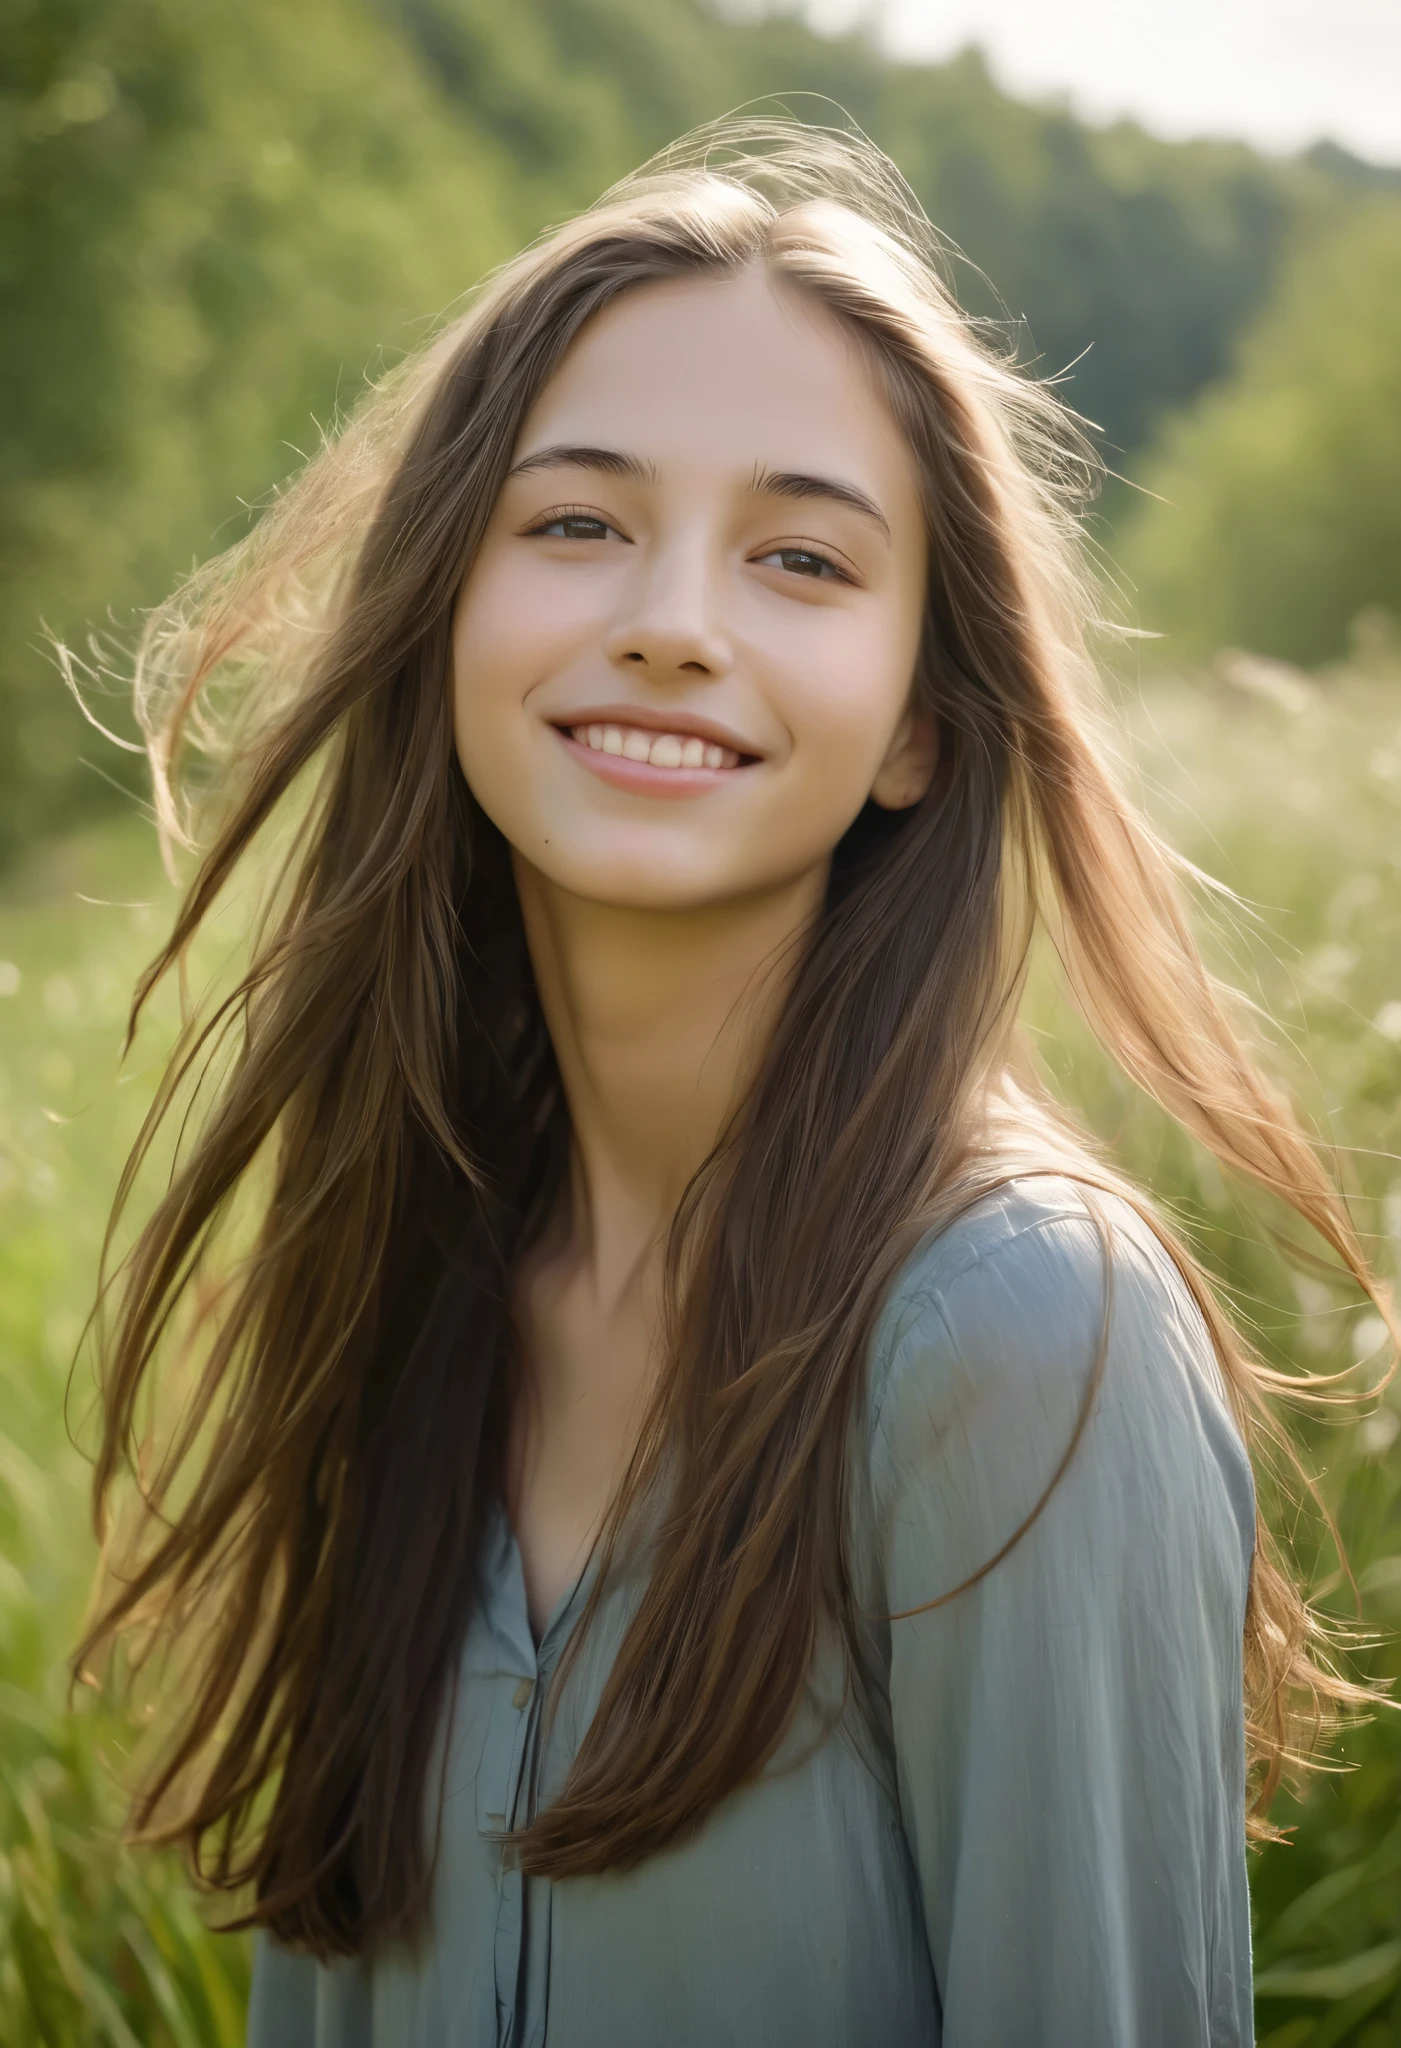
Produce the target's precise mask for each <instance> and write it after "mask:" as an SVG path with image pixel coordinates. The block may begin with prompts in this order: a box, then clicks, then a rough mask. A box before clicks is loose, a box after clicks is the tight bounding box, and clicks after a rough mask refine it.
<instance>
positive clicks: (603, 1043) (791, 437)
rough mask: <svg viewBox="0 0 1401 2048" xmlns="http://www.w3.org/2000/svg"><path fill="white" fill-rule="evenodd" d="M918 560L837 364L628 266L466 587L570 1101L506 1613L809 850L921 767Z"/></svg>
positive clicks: (479, 730)
mask: <svg viewBox="0 0 1401 2048" xmlns="http://www.w3.org/2000/svg"><path fill="white" fill-rule="evenodd" d="M590 451H603V453H602V454H601V455H600V454H598V453H597V452H590ZM833 485H834V486H835V489H832V488H830V486H833ZM925 576H926V555H925V539H924V526H923V518H922V514H921V510H920V504H919V498H918V490H917V484H916V476H915V470H914V465H913V462H912V461H911V459H910V456H909V454H908V452H907V450H906V448H905V445H904V443H903V441H902V439H901V436H900V434H899V431H898V429H897V427H896V425H895V423H894V421H893V419H892V418H891V416H890V413H889V411H888V409H887V408H886V406H885V404H884V401H883V400H882V398H881V397H880V395H879V393H878V392H877V390H876V389H875V387H874V385H873V383H872V381H871V379H870V377H869V374H868V372H867V371H866V369H865V367H864V365H863V364H862V363H861V361H860V359H859V357H858V356H857V355H856V354H855V352H854V350H853V348H852V346H851V344H850V342H849V340H848V338H847V337H846V336H845V335H844V334H843V332H842V330H841V329H840V328H839V327H838V326H837V325H836V323H835V322H834V321H833V320H832V319H831V318H830V316H828V315H827V314H825V313H824V312H822V311H821V310H820V309H817V308H815V307H810V306H809V305H807V304H806V303H805V302H803V301H801V300H798V299H796V298H795V297H794V296H793V295H792V294H791V293H789V292H786V291H776V290H775V288H774V287H773V286H772V285H771V284H770V283H769V282H768V281H767V280H766V279H765V278H764V277H763V276H762V275H760V274H758V273H757V272H756V273H747V274H744V275H742V276H739V277H736V278H729V279H724V280H713V279H687V280H684V281H681V282H677V283H670V284H664V285H653V286H649V287H645V288H644V289H642V290H639V291H636V292H633V293H632V294H630V295H628V296H626V297H625V298H623V299H622V300H620V301H619V302H618V303H616V304H615V305H614V306H612V307H610V308H608V309H607V310H606V311H605V312H604V313H603V314H601V315H600V316H598V318H597V319H595V320H594V321H593V322H592V323H591V325H590V326H589V327H588V328H587V329H586V330H585V331H584V333H583V334H582V335H581V337H580V338H579V340H578V341H577V342H576V343H575V344H574V346H573V348H572V349H571V350H570V352H569V354H568V356H567V357H566V358H565V361H564V363H563V364H562V365H561V368H560V370H559V371H558V373H557V374H556V376H555V378H554V379H553V380H552V382H551V383H550V385H549V386H548V387H547V388H546V390H545V391H544V392H543V393H542V395H541V397H540V399H539V401H538V402H537V404H536V406H535V407H534V409H533V410H532V412H531V414H530V416H529V418H528V419H527V420H526V422H525V425H524V428H523V430H522V433H521V436H520V440H519V443H518V446H517V450H516V466H515V469H514V470H513V472H512V475H511V476H510V478H508V480H507V483H506V486H505V489H504V490H503V493H502V496H501V499H500V501H499V503H498V505H497V507H496V510H495V513H494V515H493V519H492V522H491V526H490V528H489V530H488V533H487V535H486V538H485V541H484V543H483V546H482V549H481V552H480V554H479V556H478V558H477V561H476V562H475V564H474V566H473V570H472V573H471V575H470V576H469V578H468V579H467V582H466V585H465V586H464V589H463V593H462V597H461V599H460V601H459V605H458V613H457V619H456V624H455V633H454V691H455V699H454V701H455V717H456V732H457V748H458V755H459V758H460V760H461V763H462V767H463V772H464V773H465V775H466V776H467V779H468V782H469V784H470V785H471V787H472V789H473V791H474V793H475V794H476V796H477V798H478V800H479V801H480V802H481V804H482V806H483V808H484V809H485V810H486V811H487V812H488V814H489V815H490V816H491V817H492V818H493V819H494V821H495V822H496V824H497V825H498V826H499V827H500V828H501V830H502V831H503V832H504V833H505V835H506V837H507V839H508V841H509V842H510V844H511V846H512V848H513V852H514V865H515V874H516V881H517V887H518V889H519V893H520V899H521V906H522V911H523V914H524V918H525V925H526V933H527V937H528V940H529V945H530V951H531V958H532V961H533V964H534V968H535V972H536V976H537V980H538V984H539V988H540V994H541V1000H542V1003H543V1006H544V1011H545V1017H546V1022H547V1024H548V1026H549V1030H550V1035H551V1038H552V1040H553V1043H554V1047H555V1051H556V1054H557V1057H558V1060H559V1065H560V1071H561V1075H562V1078H563V1082H564V1088H565V1093H566V1098H567V1101H568V1105H569V1112H570V1117H571V1120H572V1124H573V1139H574V1143H573V1156H572V1161H571V1171H570V1176H569V1183H568V1187H567V1189H566V1192H565V1197H564V1199H563V1201H562V1203H561V1206H560V1210H559V1213H558V1214H557V1216H556V1217H555V1218H554V1219H553V1222H552V1225H551V1228H550V1230H549V1231H548V1233H547V1235H546V1237H545V1239H544V1241H543V1242H542V1243H541V1244H540V1245H539V1246H538V1247H537V1248H536V1250H535V1252H534V1254H533V1255H532V1257H531V1258H530V1260H529V1261H528V1262H527V1264H526V1265H525V1267H524V1269H523V1270H522V1271H521V1272H520V1274H519V1275H518V1279H517V1294H516V1301H515V1313H516V1317H517V1320H518V1324H519V1327H520V1330H521V1334H522V1339H523V1347H524V1352H525V1357H526V1362H527V1387H526V1391H525V1395H524V1397H523V1398H522V1400H521V1402H520V1404H519V1406H518V1409H517V1413H516V1415H515V1417H514V1418H513V1426H512V1438H511V1445H510V1452H509V1458H508V1476H507V1503H506V1504H507V1508H508V1512H509V1514H510V1516H511V1520H512V1524H513V1527H514V1529H515V1533H516V1537H517V1540H518V1543H519V1546H520V1550H521V1556H522V1560H523V1563H524V1569H525V1578H526V1588H527V1595H528V1601H529V1609H530V1617H531V1622H532V1625H533V1627H534V1628H535V1629H536V1631H537V1634H538V1632H540V1631H541V1630H542V1629H543V1627H544V1626H545V1623H546V1622H547V1620H548V1618H549V1615H550V1614H551V1612H552V1611H553V1609H554V1607H555V1606H556V1604H557V1602H558V1601H559V1599H560V1598H561V1596H562V1595H563V1594H564V1593H565V1592H567V1590H568V1589H569V1587H570V1586H571V1585H572V1584H573V1583H574V1581H575V1579H576V1578H577V1576H578V1573H579V1571H580V1569H581V1568H582V1566H583V1563H584V1561H585V1559H586V1557H587V1555H588V1552H589V1549H590V1547H591V1545H592V1543H593V1541H594V1539H595V1537H596V1535H597V1532H598V1530H599V1527H600V1525H601V1523H602V1521H603V1518H604V1516H605V1514H606V1512H607V1508H608V1504H609V1501H610V1499H611V1498H612V1496H613V1493H614V1491H615V1489H616V1486H617V1484H618V1482H619V1480H620V1478H621V1476H622V1473H623V1470H624V1469H625V1467H626V1464H627V1460H628V1457H629V1455H630V1453H631V1451H632V1449H633V1446H634V1443H635V1440H636V1432H637V1428H638V1425H639V1423H640V1420H641V1417H642V1414H643V1411H644V1408H645V1404H646V1401H647V1397H648V1395H649V1393H650V1391H651V1389H652V1386H653V1383H654V1375H655V1371H656V1365H657V1355H656V1354H657V1310H658V1298H659V1297H658V1289H659V1280H660V1270H661V1253H662V1248H663V1246H664V1244H665V1240H666V1235H667V1230H668V1227H669V1225H670V1223H671V1219H672V1217H673V1215H674V1213H675V1209H676V1205H677V1202H678V1200H679V1198H680V1195H681V1193H682V1190H683V1189H684V1188H685V1186H686V1184H687V1182H688V1181H689V1179H690V1178H691V1176H692V1174H693V1173H694V1172H695V1170H696V1168H697V1167H698V1166H699V1165H700V1164H701V1163H702V1161H703V1160H704V1159H705V1157H706V1156H707V1154H708V1153H709V1152H710V1150H711V1149H712V1147H713V1145H714V1143H715V1141H716V1138H717V1137H718V1135H719V1133H720V1131H721V1129H722V1128H723V1126H724V1124H725V1122H726V1120H727V1118H728V1116H729V1115H730V1113H731V1111H732V1109H733V1107H734V1106H735V1104H736V1103H737V1102H738V1101H739V1100H740V1099H741V1097H742V1093H743V1090H744V1088H745V1086H746V1085H747V1083H748V1081H749V1078H750V1076H751V1075H752V1073H753V1071H754V1067H755V1063H756V1062H757V1060H758V1059H759V1058H760V1057H761V1056H762V1051H763V1048H764V1046H765V1044H766V1042H767V1040H768V1037H769V1035H770V1032H771V1030H772V1027H773V1023H774V1020H775V1018H776V1016H777V1014H778V1010H779V1008H780V1006H781V1004H782V1002H783V999H784V996H785V994H786V991H787V987H788V982H789V977H790V975H791V972H792V969H793V967H794V965H795V964H796V960H797V958H798V957H799V954H800V950H801V944H802V940H803V936H804V934H805V932H806V931H807V929H808V928H809V926H810V924H811V922H812V920H813V918H814V917H815V916H816V914H817V912H818V911H819V909H820V907H821V904H822V901H823V897H824V892H825V889H826V885H827V878H828V873H829V869H830V863H831V856H832V851H833V848H834V847H835V845H836V843H837V841H838V840H839V839H840V837H841V836H842V834H843V832H845V830H846V828H847V826H848V825H849V824H850V823H851V822H852V820H853V819H854V818H855V816H856V815H857V813H858V812H859V811H860V809H861V808H862V806H863V804H864V803H865V802H866V801H867V799H868V798H873V799H874V800H875V801H876V802H877V803H880V804H883V805H886V806H888V807H890V808H901V807H904V806H906V805H908V804H912V803H914V802H917V801H918V799H919V798H920V797H921V796H922V795H923V794H924V792H925V790H926V789H927V787H928V784H929V780H930V777H931V775H932V773H933V766H934V737H933V732H932V728H931V725H930V722H929V721H928V720H927V719H926V718H925V716H924V715H923V714H922V713H920V712H917V711H915V710H914V709H912V706H911V679H912V675H913V669H914V663H915V658H916V654H917V651H918V645H919V635H920V629H921V621H922V616H923V607H924V595H925ZM649 749H650V751H649Z"/></svg>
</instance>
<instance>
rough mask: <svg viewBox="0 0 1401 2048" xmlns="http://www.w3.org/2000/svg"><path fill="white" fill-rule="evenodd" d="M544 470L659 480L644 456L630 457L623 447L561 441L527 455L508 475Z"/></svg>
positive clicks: (639, 480) (651, 480) (641, 481)
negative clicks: (585, 471)
mask: <svg viewBox="0 0 1401 2048" xmlns="http://www.w3.org/2000/svg"><path fill="white" fill-rule="evenodd" d="M541 469H598V470H602V471H603V473H604V475H605V476H625V477H628V478H630V479H631V480H632V481H633V482H634V483H639V484H653V483H655V482H656V481H657V471H656V466H655V464H653V463H650V462H644V461H643V460H642V459H641V457H640V456H637V455H626V454H624V453H623V451H622V450H621V449H620V448H582V447H573V446H570V445H568V444H566V443H564V442H557V443H556V444H555V445H554V446H553V447H550V448H537V449H536V451H535V453H534V454H533V455H527V456H525V457H524V459H523V460H522V461H520V462H518V463H517V464H516V465H515V467H514V469H512V470H510V471H509V472H508V473H509V475H511V476H534V475H535V473H536V471H537V470H541Z"/></svg>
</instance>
